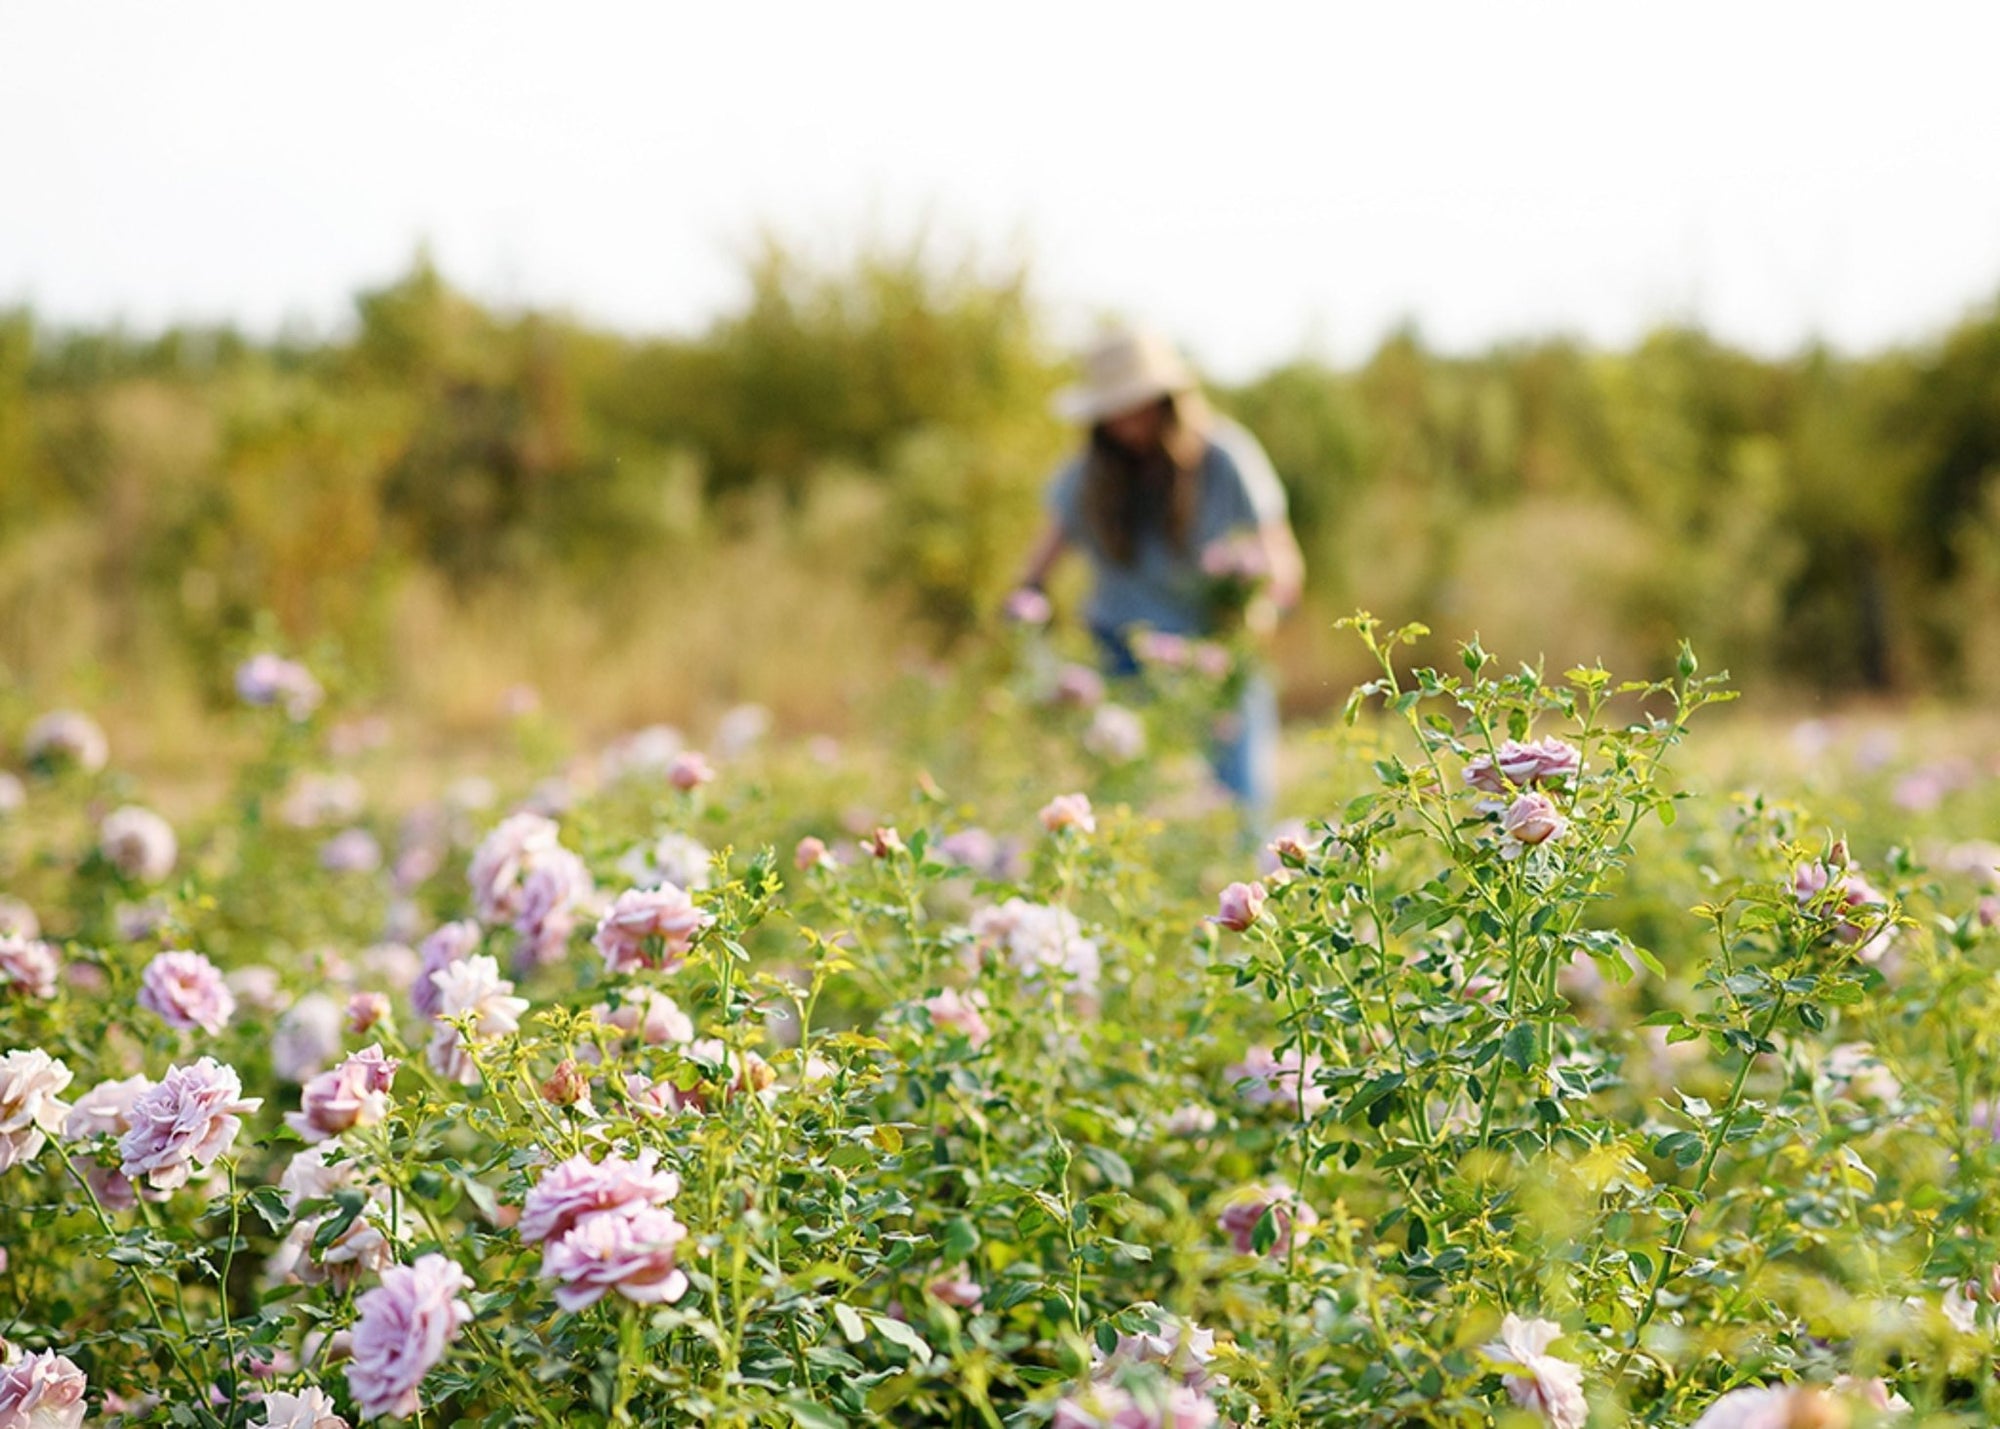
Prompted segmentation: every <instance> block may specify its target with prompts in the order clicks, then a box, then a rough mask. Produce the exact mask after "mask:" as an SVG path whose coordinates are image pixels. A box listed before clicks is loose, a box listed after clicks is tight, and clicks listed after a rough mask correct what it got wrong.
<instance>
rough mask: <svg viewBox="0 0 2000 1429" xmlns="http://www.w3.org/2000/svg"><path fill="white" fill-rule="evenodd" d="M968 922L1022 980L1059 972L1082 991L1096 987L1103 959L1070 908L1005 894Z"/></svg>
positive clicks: (983, 946) (986, 947)
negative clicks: (995, 905)
mask: <svg viewBox="0 0 2000 1429" xmlns="http://www.w3.org/2000/svg"><path fill="white" fill-rule="evenodd" d="M970 926H971V931H972V935H973V937H974V938H975V939H976V940H977V942H978V946H979V948H980V949H981V950H982V951H987V950H990V951H993V952H997V953H999V954H1000V955H1001V956H1003V957H1004V958H1005V959H1006V961H1007V962H1008V964H1009V965H1011V966H1012V967H1013V968H1014V969H1015V970H1016V971H1017V972H1019V973H1020V975H1021V977H1022V979H1023V981H1026V982H1033V983H1039V982H1040V981H1042V980H1043V979H1044V978H1046V977H1048V976H1050V975H1051V974H1059V975H1060V976H1059V977H1058V978H1057V981H1059V982H1062V983H1064V984H1066V985H1067V986H1069V987H1070V988H1072V989H1074V990H1075V991H1077V992H1079V993H1082V994H1083V995H1085V996H1089V995H1091V994H1093V993H1095V992H1096V991H1097V983H1098V979H1099V977H1100V976H1101V975H1102V973H1103V960H1102V958H1101V957H1100V956H1099V954H1098V951H1097V943H1096V940H1095V939H1092V938H1086V937H1084V936H1083V925H1082V924H1081V923H1079V922H1078V921H1077V917H1076V915H1075V914H1074V913H1072V912H1070V911H1069V909H1067V908H1055V907H1051V906H1050V905H1048V904H1046V903H1030V902H1029V901H1028V900H1027V899H1025V898H1009V899H1008V900H1007V901H1006V902H1005V903H1002V904H999V905H998V906H997V907H992V908H981V909H980V910H979V911H978V912H976V913H974V914H973V915H972V919H971V924H970Z"/></svg>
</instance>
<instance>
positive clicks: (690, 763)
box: [667, 749, 715, 793]
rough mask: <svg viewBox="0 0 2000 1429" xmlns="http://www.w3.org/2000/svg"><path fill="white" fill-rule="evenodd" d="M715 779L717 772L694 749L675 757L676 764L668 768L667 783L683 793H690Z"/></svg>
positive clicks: (685, 750) (683, 751) (684, 751)
mask: <svg viewBox="0 0 2000 1429" xmlns="http://www.w3.org/2000/svg"><path fill="white" fill-rule="evenodd" d="M714 778H715V771H714V770H713V769H711V768H709V765H708V761H707V760H706V759H704V758H703V757H702V756H701V754H700V753H699V752H697V751H695V750H692V749H684V750H682V751H681V752H680V753H679V754H676V755H675V756H674V762H673V763H672V764H670V765H668V766H667V782H668V783H669V784H671V785H673V786H674V787H675V788H676V789H679V790H681V791H682V792H683V793H690V792H692V791H694V790H696V789H699V788H700V787H701V786H702V785H704V784H707V783H709V782H711V781H712V780H713V779H714Z"/></svg>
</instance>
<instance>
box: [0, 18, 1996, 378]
mask: <svg viewBox="0 0 2000 1429" xmlns="http://www.w3.org/2000/svg"><path fill="white" fill-rule="evenodd" d="M1996 55H2000V6H1996V5H1992V4H1985V3H1977V2H1976V0H1973V3H1961V4H1944V3H1937V4H1924V3H1911V2H1910V0H1902V3H1897V4H1895V5H1886V4H1867V5H1851V4H1843V3H1832V0H1817V3H1803V4H1793V3H1753V0H1729V3H1707V0H1678V3H1675V4H1671V5H1665V4H1649V5H1636V4H1620V3H1612V4H1585V3H1572V4H1563V5H1554V4H1539V3H1520V0H1509V3H1502V4H1494V3H1490V0H1488V3H1467V4H1457V3H1452V4H1446V3H1400V0H1365V3H1351V4H1332V3H1313V4H1296V5H1279V4H1256V3H1243V0H1238V3H1233V4H1231V5H1228V6H1222V5H1215V4H1211V5H1203V6H1198V7H1196V6H1189V7H1186V8H1185V9H1183V8H1178V7H1175V6H1172V5H1169V4H1166V3H1162V0H1153V3H1149V4H1122V3H1121V4H1110V3H1084V0H1066V3H1043V0H1009V3H1007V4H1004V5H995V4H982V5H972V4H953V3H949V0H926V3H922V4H895V5H890V4H869V3H863V0H838V3H827V0H812V3H800V4H770V3H738V0H730V2H729V3H720V4H718V3H703V4H699V5H697V4H694V3H613V0H591V3H566V4H555V3H542V4H532V5H531V4H519V3H509V2H508V0H477V3H438V2H437V0H429V2H427V0H392V3H382V0H343V3H341V4H339V5H307V4H302V3H301V4H294V3H277V4H273V3H268V0H242V2H241V3H214V0H174V3H172V4H161V3H158V0H99V2H98V3H81V0H73V2H72V3H63V0H46V2H45V3H28V0H0V156H4V164H0V304H4V303H7V302H12V301H23V300H24V301H28V302H31V303H32V304H33V305H34V306H35V308H36V309H37V311H38V312H40V313H43V314H45V315H47V316H49V317H51V318H56V319H60V320H71V321H85V322H103V321H106V320H110V319H113V318H120V319H123V320H124V321H126V322H128V323H130V324H132V325H134V326H138V327H141V328H148V327H154V326H158V325H160V324H162V323H165V322H169V321H173V320H177V319H199V320H213V319H223V318H228V319H234V320H237V321H239V322H243V323H246V324H248V325H249V326H251V327H253V328H255V329H259V330H266V331H268V330H271V329H274V328H275V327H277V326H278V325H279V324H280V323H282V322H285V321H286V320H288V319H290V320H302V321H304V322H306V323H309V324H311V325H313V326H315V327H321V328H324V327H327V326H330V325H333V324H336V323H339V322H341V321H344V320H345V318H346V316H347V315H348V313H349V311H350V308H349V297H350V295H351V294H352V293H353V291H354V290H355V289H356V288H358V287H361V286H364V285H366V284H370V283H376V282H380V281H382V280H384V279H385V278H388V277H390V276H393V275H394V274H396V273H398V272H400V271H402V269H403V268H404V266H405V265H406V264H407V262H408V260H409V257H410V255H411V253H412V252H413V251H414V248H415V246H416V244H417V242H418V241H419V240H420V239H422V240H427V241H428V242H429V244H430V246H431V249H432V251H433V253H434V254H435V255H436V256H437V258H438V261H439V263H440V265H441V266H442V267H443V268H444V270H445V272H446V274H447V276H449V277H451V278H452V279H453V280H455V281H457V282H458V283H460V284H461V285H463V286H465V287H468V288H469V289H471V290H472V291H473V292H475V293H477V294H479V295H480V296H482V297H484V298H487V299H489V300H499V301H505V302H510V303H528V304H535V305H551V306H561V307H566V308H569V309H572V310H574V311H576V312H578V313H580V314H582V315H584V316H586V317H588V318H590V319H593V320H597V321H601V322H606V323H610V324H614V325H616V326H619V327H622V328H627V329H632V330H689V329H692V328H695V327H698V326H699V325H700V324H701V323H702V322H703V321H704V320H705V319H706V318H708V317H709V316H711V315H713V314H715V313H716V312H718V311H720V310H723V309H725V308H727V307H728V306H729V305H730V304H731V303H732V302H734V301H735V300H736V299H737V298H738V297H739V296H740V293H741V267H740V262H739V259H738V256H737V255H738V254H739V253H740V252H741V251H742V250H743V248H744V247H746V246H747V244H748V243H749V241H750V240H751V238H752V237H753V235H754V234H755V233H756V232H757V230H758V228H759V226H760V225H762V224H768V225H771V226H772V227H774V228H775V229H777V230H778V231H779V232H780V233H782V234H786V235H789V236H791V237H793V238H794V239H797V240H799V241H802V242H805V243H809V244H815V245H837V244H839V243H841V242H844V241H851V240H852V239H853V238H854V237H856V236H857V235H859V234H861V233H864V232H866V231H869V230H871V229H872V230H874V231H876V232H879V233H884V234H888V235H891V236H896V235H907V234H908V233H909V232H911V231H912V230H913V228H914V226H915V225H917V224H918V223H921V222H925V221H928V222H929V223H930V224H931V226H932V228H933V230H934V231H935V232H937V233H938V234H939V235H940V236H942V237H943V238H945V239H946V240H948V242H947V244H946V246H947V247H949V246H950V245H951V244H952V243H965V242H970V243H972V244H974V245H975V246H976V247H977V248H978V249H979V251H982V252H984V253H987V254H990V255H994V256H996V257H1005V256H1007V255H1009V254H1015V253H1021V254H1025V255H1027V256H1028V257H1029V258H1030V259H1031V260H1032V266H1033V271H1034V272H1035V274H1036V276H1037V281H1038V284H1039V286H1040V289H1041V291H1042V292H1043V294H1044V295H1045V297H1047V298H1048V299H1049V300H1050V302H1051V304H1052V306H1053V308H1054V310H1055V311H1056V313H1057V314H1058V317H1059V320H1060V322H1061V323H1062V324H1063V328H1064V331H1065V333H1066V334H1077V333H1080V332H1081V331H1082V330H1083V328H1084V326H1085V325H1086V323H1087V322H1088V320H1089V318H1090V316H1091V315H1092V314H1095V313H1098V312H1100V311H1117V312H1122V313H1124V314H1126V315H1128V316H1132V317H1139V318H1143V319H1147V320H1150V321H1152V322H1155V323H1158V324H1159V325H1161V326H1163V327H1165V328H1166V329H1167V330H1168V331H1170V332H1172V333H1174V334H1175V335H1176V336H1178V337H1179V338H1180V339H1182V340H1183V341H1184V342H1185V343H1187V344H1188V346H1189V347H1190V348H1191V349H1192V350H1193V352H1194V353H1195V354H1196V355H1197V356H1198V357H1199V358H1200V359H1201V360H1202V361H1203V362H1204V363H1206V364H1207V365H1208V366H1209V367H1210V368H1211V369H1212V370H1214V371H1216V372H1218V373H1219V374H1220V375H1223V376H1225V377H1233V376H1242V375H1247V374H1248V372H1250V371H1252V370H1254V369H1255V368H1256V367H1258V366H1259V365H1261V364H1265V363H1269V362H1272V361H1276V360H1278V359H1280V358H1282V357H1285V356H1288V355H1291V354H1293V353H1295V352H1297V351H1299V350H1301V349H1302V348H1310V349H1311V350H1314V351H1318V352H1323V353H1327V354H1330V355H1333V356H1335V357H1338V358H1341V359H1349V358H1353V357H1355V356H1357V355H1359V354H1361V353H1364V352H1365V351H1366V350H1368V348H1369V347H1370V346H1371V345H1372V344H1373V343H1374V341H1375V340H1376V339H1377V338H1379V336H1380V335H1381V334H1382V333H1383V332H1384V331H1385V330H1386V329H1388V328H1389V327H1391V326H1393V325H1394V324H1396V323H1397V322H1399V321H1401V320H1403V319H1405V318H1413V319H1414V320H1415V321H1416V322H1417V323H1418V324H1419V326H1420V327H1421V328H1422V330H1423V331H1424V332H1425V334H1426V335H1427V336H1428V337H1429V338H1430V339H1431V340H1432V341H1434V342H1436V343H1439V344H1442V345H1445V346H1449V347H1454V348H1462V347H1466V346H1470V345H1476V344H1480V343H1483V342H1486V341H1489V340H1493V339H1496V338H1502V337H1510V336H1521V335H1525V334H1533V333H1544V332H1548V331H1552V330H1558V329H1560V330H1566V331H1571V332H1576V333H1581V334H1584V335H1586V336H1589V337H1591V338H1594V339H1598V340H1600V341H1604V342H1608V343H1618V342H1624V341H1627V340H1629V339H1630V338H1631V337H1632V336H1633V335H1634V334H1635V333H1637V332H1639V331H1642V330H1643V329H1644V328H1645V327H1646V326H1647V325H1649V324H1651V323H1654V322H1657V321H1660V320H1663V319H1689V318H1692V319H1696V320H1699V321H1702V322H1705V323H1707V324H1708V325H1709V326H1711V327H1712V328H1714V329H1716V330H1718V331H1720V332H1721V333H1723V334H1724V335H1725V336H1728V337H1730V338H1732V339H1734V340H1737V341H1740V342H1744V343H1747V344H1749V345H1751V346H1754V347H1756V348H1759V349H1761V350H1766V351H1781V350H1785V349H1788V348H1790V347H1793V346H1795V345H1797V344H1798V343H1800V342H1801V341H1803V340H1804V339H1806V338H1807V337H1808V336H1809V335H1814V334H1817V335H1820V336H1823V337H1826V338H1829V339H1831V340H1833V341H1834V342H1836V343H1839V344H1841V345H1843V346H1847V347H1861V346H1870V345H1875V344H1880V343H1884V342H1889V341H1895V340H1899V339H1907V338H1915V337H1920V336H1922V335H1924V334H1926V333H1928V332H1932V331H1935V330H1936V329H1938V328H1939V327H1941V326H1942V325H1944V324H1946V323H1948V322H1950V321H1951V320H1952V319H1953V318H1955V317H1956V316H1958V315H1959V314H1960V313H1961V312H1963V311H1964V310H1965V309H1966V308H1967V307H1968V306H1969V305H1971V304H1974V303H1976V302H1981V301H1984V300H1986V299H1989V298H1991V297H1993V296H1994V295H1995V294H1996V293H2000V91H1996V89H1995V85H1994V81H1993V63H1994V57H1995V56H1996Z"/></svg>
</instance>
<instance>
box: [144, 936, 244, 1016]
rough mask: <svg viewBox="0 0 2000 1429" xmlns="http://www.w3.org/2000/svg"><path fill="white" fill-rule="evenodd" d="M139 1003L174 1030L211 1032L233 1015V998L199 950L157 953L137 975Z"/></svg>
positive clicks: (234, 1002) (234, 1012)
mask: <svg viewBox="0 0 2000 1429" xmlns="http://www.w3.org/2000/svg"><path fill="white" fill-rule="evenodd" d="M139 1006H141V1007H143V1008H145V1009H146V1010H147V1011H148V1012H153V1013H157V1014H159V1017H160V1020H161V1021H163V1022H165V1023H166V1024H167V1026H169V1027H172V1028H175V1029H176V1030H178V1031H182V1032H189V1031H192V1030H194V1029H195V1028H197V1027H199V1028H200V1029H201V1030H202V1031H204V1032H206V1033H208V1034H209V1035H210V1036H214V1035H215V1034H216V1033H218V1032H220V1031H221V1030H222V1029H223V1028H224V1027H225V1026H227V1025H228V1023H229V1019H230V1018H231V1017H233V1016H235V1015H236V998H235V996H234V995H233V994H232V993H231V992H230V991H229V988H228V986H227V985H226V984H225V983H224V982H223V980H222V974H221V973H220V972H218V971H216V967H215V964H214V963H212V962H210V961H209V960H208V959H207V958H205V957H203V956H202V955H201V954H200V953H186V952H180V953H161V954H159V955H158V956H156V957H155V958H154V959H153V960H152V961H151V962H149V963H147V964H146V970H145V972H144V973H142V974H141V975H140V979H139Z"/></svg>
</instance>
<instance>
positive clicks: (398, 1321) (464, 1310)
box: [347, 1254, 472, 1419]
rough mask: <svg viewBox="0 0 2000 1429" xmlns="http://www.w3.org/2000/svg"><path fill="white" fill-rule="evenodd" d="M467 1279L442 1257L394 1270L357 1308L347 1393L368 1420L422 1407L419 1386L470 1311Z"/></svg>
mask: <svg viewBox="0 0 2000 1429" xmlns="http://www.w3.org/2000/svg"><path fill="white" fill-rule="evenodd" d="M471 1288H472V1281H471V1280H470V1279H469V1278H468V1277H467V1276H466V1273H465V1272H464V1271H463V1270H461V1269H460V1268H459V1267H458V1266H457V1265H456V1264H455V1263H454V1262H452V1261H450V1260H447V1259H446V1258H445V1257H443V1256H442V1255H436V1254H432V1255H425V1256H420V1257H418V1259H417V1262H416V1264H414V1265H392V1266H390V1267H389V1268H388V1269H387V1270H385V1271H383V1272H382V1283H381V1284H380V1285H378V1286H376V1287H375V1288H374V1289H373V1290H370V1291H369V1292H368V1293H367V1294H365V1295H363V1296H362V1297H361V1298H360V1299H359V1300H357V1301H356V1302H355V1305H356V1307H357V1308H358V1309H359V1310H360V1312H361V1314H360V1317H359V1318H358V1319H357V1320H356V1321H355V1322H354V1338H353V1355H354V1358H353V1360H352V1361H351V1362H350V1363H349V1364H348V1366H347V1387H348V1388H349V1389H350V1390H351V1391H352V1392H353V1394H354V1403H355V1407H356V1408H358V1409H359V1410H360V1411H361V1412H362V1414H363V1415H365V1416H366V1417H368V1418H371V1419H372V1418H374V1417H375V1416H377V1415H380V1414H394V1415H397V1416H399V1417H402V1418H408V1417H409V1416H410V1415H412V1414H414V1413H416V1411H417V1408H418V1406H419V1404H420V1402H421V1401H420V1400H419V1399H418V1397H417V1386H418V1385H420V1384H422V1383H423V1379H424V1376H425V1375H427V1374H429V1373H430V1372H431V1370H432V1368H433V1367H435V1366H436V1365H437V1363H438V1361H440V1360H442V1359H443V1358H444V1356H445V1351H446V1350H447V1349H449V1348H450V1346H451V1343H452V1341H453V1340H456V1339H457V1338H458V1332H459V1331H460V1329H462V1328H463V1327H464V1325H465V1323H466V1321H468V1320H470V1319H471V1318H472V1307H471V1306H470V1305H468V1304H466V1302H465V1301H464V1300H463V1299H461V1298H459V1297H460V1296H461V1295H463V1294H464V1292H465V1291H467V1290H470V1289H471Z"/></svg>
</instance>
